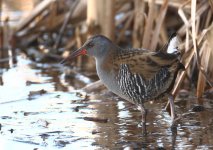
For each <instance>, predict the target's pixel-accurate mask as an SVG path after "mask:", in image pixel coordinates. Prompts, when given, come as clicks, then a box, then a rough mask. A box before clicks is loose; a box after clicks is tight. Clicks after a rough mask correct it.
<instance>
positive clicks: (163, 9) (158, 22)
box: [150, 0, 168, 50]
mask: <svg viewBox="0 0 213 150" xmlns="http://www.w3.org/2000/svg"><path fill="white" fill-rule="evenodd" d="M167 8H168V0H165V1H164V3H163V4H162V6H161V8H160V12H159V15H158V16H157V18H156V26H155V29H154V32H153V33H154V34H153V36H152V42H151V43H150V44H151V46H150V49H151V50H155V49H156V47H157V44H158V39H159V34H160V29H161V26H162V23H163V21H164V18H165V16H166V12H167Z"/></svg>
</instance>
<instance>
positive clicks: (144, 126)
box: [140, 104, 147, 135]
mask: <svg viewBox="0 0 213 150" xmlns="http://www.w3.org/2000/svg"><path fill="white" fill-rule="evenodd" d="M140 108H141V114H142V127H143V134H144V135H146V134H147V133H146V115H147V110H146V109H145V107H144V105H143V104H141V105H140Z"/></svg>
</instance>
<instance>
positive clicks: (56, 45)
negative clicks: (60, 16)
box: [53, 1, 79, 50]
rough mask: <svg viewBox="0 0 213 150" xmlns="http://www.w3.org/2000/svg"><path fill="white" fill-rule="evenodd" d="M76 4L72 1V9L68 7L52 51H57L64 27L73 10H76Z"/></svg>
mask: <svg viewBox="0 0 213 150" xmlns="http://www.w3.org/2000/svg"><path fill="white" fill-rule="evenodd" d="M78 3H79V1H74V2H73V4H72V7H70V10H69V13H68V14H67V16H66V18H65V20H64V23H63V25H62V27H61V29H60V31H59V35H58V37H57V39H56V42H55V45H54V46H53V49H54V50H57V49H58V46H59V44H60V42H61V38H62V36H63V34H64V30H65V29H66V26H67V24H68V22H69V20H70V18H71V16H72V14H73V12H74V10H75V8H76V6H77V5H78Z"/></svg>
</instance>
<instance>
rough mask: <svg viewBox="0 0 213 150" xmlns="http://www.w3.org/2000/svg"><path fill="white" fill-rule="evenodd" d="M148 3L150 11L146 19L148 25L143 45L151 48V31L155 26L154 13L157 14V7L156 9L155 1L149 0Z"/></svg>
mask: <svg viewBox="0 0 213 150" xmlns="http://www.w3.org/2000/svg"><path fill="white" fill-rule="evenodd" d="M148 4H149V12H148V17H147V20H146V26H145V30H144V36H143V42H142V46H143V48H145V49H149V46H150V40H151V31H152V27H153V21H154V14H155V9H154V7H155V1H154V0H149V2H148Z"/></svg>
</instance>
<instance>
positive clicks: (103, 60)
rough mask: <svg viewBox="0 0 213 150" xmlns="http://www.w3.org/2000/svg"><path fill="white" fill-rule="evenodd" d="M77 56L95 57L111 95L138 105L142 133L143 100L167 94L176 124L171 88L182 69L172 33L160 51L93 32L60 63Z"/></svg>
mask: <svg viewBox="0 0 213 150" xmlns="http://www.w3.org/2000/svg"><path fill="white" fill-rule="evenodd" d="M80 55H89V56H92V57H94V58H95V62H96V71H97V75H98V77H99V78H100V80H101V81H102V82H103V84H104V85H105V86H106V87H107V88H108V89H109V90H110V91H112V92H113V93H114V94H116V95H118V96H119V97H121V98H123V99H125V100H127V101H129V102H130V103H133V104H135V105H136V106H138V107H139V108H140V110H141V114H142V118H141V120H142V127H143V133H144V134H146V132H147V131H146V118H147V112H148V110H147V109H146V108H145V106H144V103H146V102H149V101H153V100H154V101H155V100H159V99H161V98H163V97H168V99H169V102H170V110H171V119H172V126H174V125H175V119H176V118H177V116H176V114H175V107H174V96H173V95H172V94H171V91H172V89H173V86H174V83H175V80H176V77H177V74H178V72H179V71H180V70H181V69H184V65H183V64H182V63H181V62H180V52H178V45H177V36H176V34H175V33H174V34H173V35H172V36H171V37H170V39H169V41H168V43H166V44H165V46H163V48H162V49H161V50H159V51H150V50H147V49H143V48H128V49H124V48H121V47H119V46H118V45H116V44H114V43H113V42H112V41H111V40H110V39H109V38H107V37H105V36H104V35H95V36H92V37H91V38H89V39H88V40H87V41H86V42H85V43H84V44H83V46H82V47H80V48H79V49H77V50H75V51H74V52H72V53H71V54H70V55H69V56H68V57H67V58H65V59H64V60H63V61H62V62H61V63H65V62H67V61H68V60H71V59H74V58H75V57H77V56H80Z"/></svg>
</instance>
